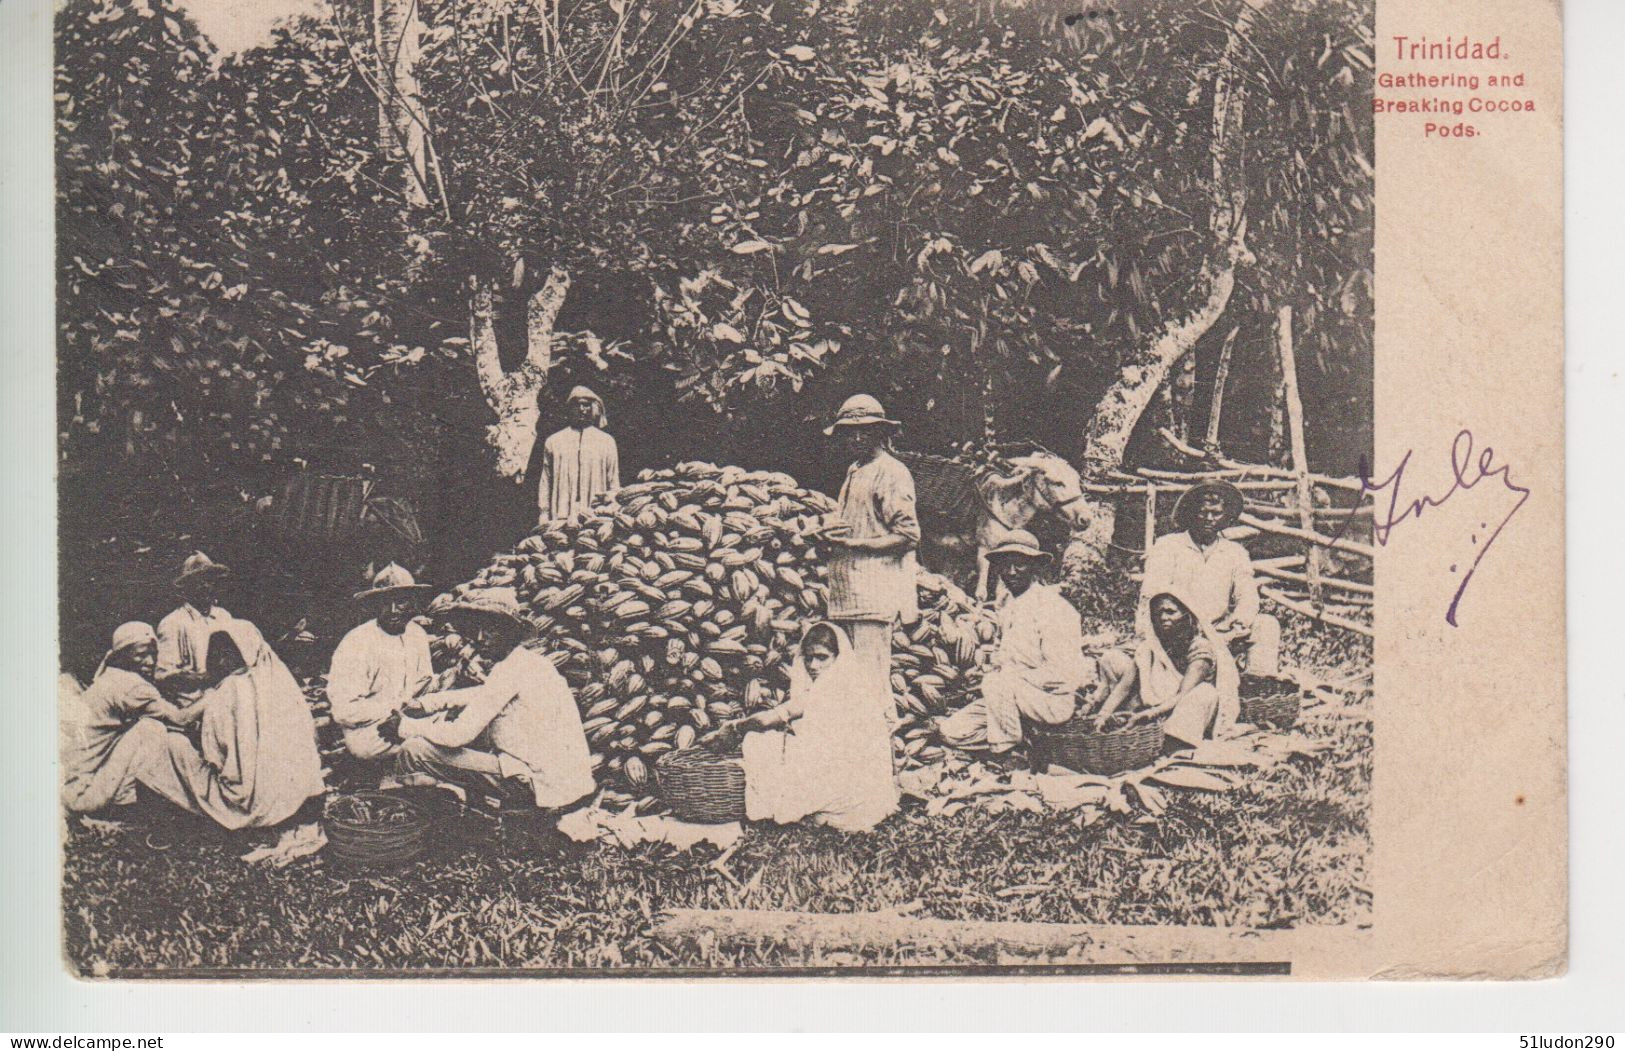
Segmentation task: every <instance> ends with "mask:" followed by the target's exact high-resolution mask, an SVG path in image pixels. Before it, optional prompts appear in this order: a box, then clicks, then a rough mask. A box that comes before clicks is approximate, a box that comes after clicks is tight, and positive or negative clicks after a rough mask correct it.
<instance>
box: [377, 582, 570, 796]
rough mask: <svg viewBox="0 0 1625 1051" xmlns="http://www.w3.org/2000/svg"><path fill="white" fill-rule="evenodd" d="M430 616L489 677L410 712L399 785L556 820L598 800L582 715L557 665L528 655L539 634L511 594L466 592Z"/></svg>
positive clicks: (398, 761) (416, 703)
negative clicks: (465, 644) (481, 797)
mask: <svg viewBox="0 0 1625 1051" xmlns="http://www.w3.org/2000/svg"><path fill="white" fill-rule="evenodd" d="M431 612H438V613H440V614H442V615H443V616H444V617H445V618H446V619H447V620H449V621H450V622H451V623H452V625H453V626H454V627H456V628H457V630H458V631H459V633H461V634H462V635H463V636H464V637H465V638H467V639H468V640H469V641H470V642H472V643H473V645H474V649H475V652H476V654H477V655H478V656H479V657H480V658H482V659H484V660H487V661H490V662H491V670H490V671H489V672H487V673H486V676H485V681H484V682H482V683H480V684H479V685H478V686H470V687H468V688H466V689H459V690H442V691H440V692H438V693H430V694H425V695H424V696H422V697H418V698H416V699H415V700H413V701H411V702H410V703H409V704H407V706H406V708H405V710H404V712H403V713H402V715H403V718H402V719H401V721H400V726H399V728H398V734H399V736H400V737H401V738H402V744H401V749H400V752H399V753H398V754H397V755H396V757H395V775H396V778H397V779H398V780H400V781H401V782H402V783H413V782H415V781H419V780H421V779H423V778H427V779H429V780H433V781H439V782H446V783H450V784H453V785H457V786H458V787H460V788H462V789H463V790H464V791H465V792H466V791H467V790H469V789H473V790H474V791H477V792H483V793H485V794H487V795H490V794H495V795H496V796H497V797H498V798H499V799H502V800H503V801H504V806H505V807H511V806H514V805H518V806H520V807H521V808H524V809H528V808H530V807H533V806H534V807H537V808H541V809H543V810H558V809H561V808H565V807H569V806H572V805H574V804H575V803H577V802H580V801H581V800H582V799H583V798H584V797H586V796H588V795H591V794H592V792H593V790H594V783H593V776H592V753H591V751H590V750H589V749H588V747H587V735H586V732H585V731H584V730H583V729H582V726H581V711H580V709H578V708H577V707H576V702H575V695H574V694H573V693H571V691H570V685H569V683H567V682H565V680H564V676H562V675H560V674H559V672H558V669H557V668H556V667H554V665H553V662H552V661H551V660H549V659H548V658H547V657H545V656H544V655H542V654H541V653H538V652H537V651H536V650H534V649H531V648H530V647H528V646H523V645H521V643H522V642H524V641H525V640H526V639H527V638H529V637H530V636H531V635H532V633H533V631H534V628H533V626H532V624H531V622H530V621H529V620H528V619H527V618H526V617H525V614H524V611H523V609H522V608H521V607H520V605H519V596H518V595H517V594H516V593H515V592H514V589H513V588H502V587H497V588H484V589H479V590H474V591H469V592H467V593H465V594H463V595H461V596H459V597H457V598H455V599H453V600H452V601H450V602H447V603H446V604H445V605H443V606H440V607H438V608H437V609H436V610H432V611H431Z"/></svg>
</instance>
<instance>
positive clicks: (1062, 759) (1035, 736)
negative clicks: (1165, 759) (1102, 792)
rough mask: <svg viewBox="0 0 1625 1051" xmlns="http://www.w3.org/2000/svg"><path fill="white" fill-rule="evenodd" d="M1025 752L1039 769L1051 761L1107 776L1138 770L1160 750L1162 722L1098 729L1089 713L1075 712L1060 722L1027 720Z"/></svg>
mask: <svg viewBox="0 0 1625 1051" xmlns="http://www.w3.org/2000/svg"><path fill="white" fill-rule="evenodd" d="M1026 733H1027V738H1028V756H1029V758H1030V760H1031V764H1032V768H1033V769H1034V770H1035V771H1038V772H1042V771H1043V770H1044V769H1046V768H1047V767H1048V766H1050V765H1051V764H1053V765H1055V766H1064V767H1066V768H1067V769H1068V770H1073V771H1076V772H1077V773H1080V774H1101V775H1104V776H1111V775H1113V774H1120V773H1122V772H1123V771H1125V770H1138V769H1139V768H1140V767H1142V766H1146V765H1147V764H1149V763H1151V762H1152V761H1153V760H1154V759H1156V758H1157V756H1158V755H1159V754H1161V752H1162V723H1161V722H1160V721H1157V722H1142V723H1133V724H1130V725H1128V726H1125V727H1122V728H1120V729H1112V730H1107V731H1105V732H1102V731H1100V729H1099V728H1098V727H1097V726H1096V724H1095V720H1094V719H1093V717H1091V716H1087V715H1084V714H1082V713H1079V714H1077V715H1074V716H1073V717H1072V718H1070V719H1068V720H1067V721H1066V722H1064V723H1058V724H1055V725H1045V724H1043V723H1028V724H1027V725H1026Z"/></svg>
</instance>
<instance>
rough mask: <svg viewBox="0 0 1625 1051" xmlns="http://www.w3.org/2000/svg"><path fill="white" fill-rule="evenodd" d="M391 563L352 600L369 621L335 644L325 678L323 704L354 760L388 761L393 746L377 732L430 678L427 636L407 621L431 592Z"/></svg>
mask: <svg viewBox="0 0 1625 1051" xmlns="http://www.w3.org/2000/svg"><path fill="white" fill-rule="evenodd" d="M432 590H433V589H432V588H430V587H429V586H428V585H427V584H419V583H418V582H417V581H415V580H413V579H412V574H411V573H409V572H407V571H406V570H405V569H403V568H401V567H400V566H397V565H395V564H394V563H393V562H391V563H390V564H389V565H387V566H385V567H384V568H383V569H381V570H379V572H378V574H377V575H376V576H374V577H373V578H372V586H371V587H370V588H367V589H366V590H365V591H359V592H357V593H356V596H355V600H356V603H357V604H358V605H360V606H361V607H362V608H363V610H365V611H366V612H369V613H374V614H375V615H374V616H373V618H372V619H371V620H369V621H367V622H365V623H364V624H361V625H358V626H357V627H355V628H352V629H351V630H350V633H349V634H347V635H345V636H344V638H343V640H342V641H340V642H339V645H338V649H336V650H334V651H333V661H332V664H331V665H330V667H329V668H328V672H327V699H328V701H329V702H331V704H332V706H333V721H334V722H335V723H337V724H338V726H339V729H340V730H342V731H343V733H344V747H345V749H346V750H348V751H349V753H350V754H351V755H353V756H355V757H356V758H357V759H379V758H383V757H385V756H393V755H394V754H395V752H396V751H397V750H398V749H399V748H400V745H399V743H398V742H395V741H386V740H384V738H383V737H382V735H380V734H379V732H378V727H379V726H380V725H381V724H382V723H383V722H384V721H385V720H386V719H388V718H389V717H390V716H392V715H394V714H395V713H397V712H399V711H400V710H401V706H402V705H403V704H405V703H406V702H407V701H409V700H411V699H412V698H414V697H416V696H417V695H418V694H420V693H422V692H423V691H424V689H425V688H426V687H427V686H428V685H429V681H430V680H431V679H432V678H433V677H434V666H433V663H432V661H431V660H430V657H429V635H428V633H427V632H425V631H424V630H423V629H422V628H420V627H419V626H418V625H417V624H415V623H413V621H412V618H413V617H414V616H416V615H417V613H418V611H419V610H421V609H422V608H423V601H424V598H425V596H426V595H427V594H428V593H429V592H430V591H432Z"/></svg>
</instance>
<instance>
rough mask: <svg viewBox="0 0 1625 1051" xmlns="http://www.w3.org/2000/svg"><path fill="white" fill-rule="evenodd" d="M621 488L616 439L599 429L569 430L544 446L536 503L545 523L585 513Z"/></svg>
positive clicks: (560, 432)
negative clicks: (600, 497)
mask: <svg viewBox="0 0 1625 1051" xmlns="http://www.w3.org/2000/svg"><path fill="white" fill-rule="evenodd" d="M620 486H621V460H620V452H619V450H618V449H617V448H616V446H615V439H614V438H612V437H610V435H609V434H608V433H607V432H605V431H602V430H600V429H598V428H597V427H586V428H578V427H566V428H564V429H563V430H561V431H555V432H554V433H553V434H552V435H551V436H549V437H548V439H547V441H546V442H545V443H543V445H542V470H541V478H539V479H538V480H537V483H536V502H537V508H538V510H539V511H540V514H541V518H542V520H543V521H547V520H548V519H551V518H569V517H570V516H571V515H573V514H575V513H576V512H577V511H585V510H587V509H588V508H589V507H590V506H591V505H592V501H593V498H594V497H596V496H598V495H599V494H600V493H608V492H612V491H614V490H616V489H619V488H620Z"/></svg>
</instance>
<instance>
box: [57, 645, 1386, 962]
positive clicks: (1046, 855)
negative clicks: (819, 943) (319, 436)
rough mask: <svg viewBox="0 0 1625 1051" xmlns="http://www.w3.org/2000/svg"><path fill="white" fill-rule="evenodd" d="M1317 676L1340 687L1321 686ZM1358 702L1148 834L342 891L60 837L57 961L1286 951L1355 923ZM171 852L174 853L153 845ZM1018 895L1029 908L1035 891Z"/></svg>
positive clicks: (427, 876)
mask: <svg viewBox="0 0 1625 1051" xmlns="http://www.w3.org/2000/svg"><path fill="white" fill-rule="evenodd" d="M1292 641H1293V645H1294V649H1295V650H1296V652H1298V653H1299V655H1300V661H1301V662H1302V663H1304V664H1305V665H1310V666H1318V667H1319V668H1320V669H1321V670H1322V672H1323V674H1325V675H1326V676H1327V677H1329V678H1336V677H1339V676H1344V675H1348V674H1350V673H1351V672H1352V671H1356V670H1364V669H1368V668H1369V651H1368V650H1365V651H1364V652H1360V651H1359V650H1356V651H1355V652H1349V651H1348V650H1347V649H1346V646H1347V642H1346V641H1345V640H1335V641H1330V642H1329V641H1328V640H1326V639H1324V638H1321V637H1318V636H1317V637H1308V638H1304V637H1296V636H1295V637H1294V638H1293V640H1292ZM1333 666H1335V667H1337V668H1339V669H1340V670H1339V671H1335V672H1334V671H1330V670H1328V669H1330V668H1332V667H1333ZM1369 705H1370V696H1369V692H1368V691H1367V690H1364V689H1360V690H1357V691H1355V692H1353V693H1352V694H1351V695H1350V700H1349V702H1348V703H1346V704H1338V705H1327V706H1323V707H1318V708H1311V709H1308V710H1306V711H1305V713H1304V717H1303V719H1302V721H1301V722H1300V724H1299V728H1300V730H1301V731H1302V732H1304V733H1305V734H1307V735H1309V736H1311V737H1317V738H1321V739H1324V740H1326V741H1328V742H1329V743H1330V747H1328V748H1327V749H1326V750H1324V751H1322V752H1320V753H1318V754H1317V755H1315V756H1314V757H1312V758H1296V759H1293V760H1292V761H1291V762H1290V763H1289V764H1286V765H1283V766H1280V767H1277V768H1276V769H1275V770H1273V771H1271V772H1270V773H1268V774H1255V775H1254V776H1253V777H1251V778H1250V779H1249V780H1248V781H1247V783H1246V784H1245V785H1244V786H1243V787H1242V788H1240V789H1238V790H1236V791H1233V792H1230V793H1226V794H1221V795H1212V794H1208V793H1202V792H1190V791H1184V792H1177V793H1170V798H1171V800H1172V804H1171V805H1170V807H1169V809H1168V811H1167V812H1166V813H1165V814H1164V815H1163V816H1162V817H1161V818H1159V819H1158V820H1157V821H1155V822H1154V823H1150V824H1128V823H1122V822H1119V821H1116V820H1103V821H1100V822H1098V823H1096V824H1093V825H1091V826H1089V827H1087V828H1079V827H1078V826H1077V824H1076V823H1075V822H1074V821H1072V820H1070V819H1068V818H1066V817H1063V816H1057V815H1053V814H1031V813H1022V812H1007V813H999V814H992V813H988V812H985V811H980V810H968V811H965V812H962V813H960V814H957V815H955V816H953V817H933V818H928V817H927V816H926V815H925V814H924V812H923V808H921V807H920V806H919V805H918V803H911V804H909V805H906V806H905V808H904V810H903V811H902V812H901V813H899V814H897V815H895V816H893V817H892V818H891V819H889V820H888V821H886V822H885V823H884V824H882V825H881V826H880V827H879V828H878V829H877V830H876V831H874V832H873V833H869V834H865V835H850V834H843V833H837V832H833V831H830V830H827V829H820V828H813V827H800V826H795V827H789V828H777V827H765V828H757V827H752V828H751V829H750V830H749V832H748V833H747V836H746V838H745V840H744V841H743V842H742V844H741V845H740V847H739V848H738V850H737V851H736V852H735V853H734V855H733V856H732V858H731V860H730V861H729V862H728V864H727V866H726V873H724V872H719V871H718V870H717V869H715V868H713V867H711V865H710V862H712V861H713V860H714V859H715V858H716V854H717V852H716V851H715V849H713V848H710V847H708V846H705V845H701V846H699V847H697V848H695V849H694V850H693V851H692V852H690V853H688V854H677V853H674V852H673V851H672V850H671V849H670V848H669V847H664V846H662V847H652V846H644V847H640V848H637V849H634V850H625V849H621V848H619V847H615V846H609V845H601V844H595V845H592V846H588V847H576V846H573V845H571V846H548V847H530V848H528V849H519V848H516V847H511V846H507V845H504V844H503V843H500V842H498V841H496V840H495V839H493V838H489V837H481V836H478V835H475V836H469V837H465V838H463V839H462V840H457V841H453V840H451V839H448V838H444V837H442V838H440V839H438V841H437V842H436V843H435V845H434V847H433V848H432V849H431V851H430V852H429V853H428V854H427V855H426V856H424V857H423V858H420V859H419V860H417V861H415V862H414V863H412V864H411V865H410V866H409V867H407V868H405V869H403V870H401V871H398V872H394V873H387V874H380V873H373V872H358V871H354V870H348V869H346V868H345V867H344V866H343V864H342V863H340V862H337V861H335V860H333V859H331V858H329V857H328V856H326V853H325V852H324V853H323V854H318V855H316V856H315V857H312V858H306V859H303V860H300V861H297V862H295V863H294V864H293V865H291V866H289V867H288V868H286V869H280V870H278V869H267V868H262V867H257V866H249V865H245V864H243V863H242V862H241V861H239V860H238V854H240V853H242V852H243V850H244V849H246V848H245V847H244V846H243V845H242V844H240V843H236V842H233V841H230V840H227V839H224V838H222V837H220V836H219V835H217V834H213V833H210V832H207V831H205V830H201V829H199V830H198V831H197V832H195V833H193V834H187V835H182V836H181V837H180V838H179V840H178V841H176V842H174V843H173V844H172V845H171V846H169V849H167V850H153V849H150V848H149V847H148V845H147V843H146V837H145V833H144V832H143V831H142V830H141V829H139V828H136V829H134V830H124V831H113V832H97V831H94V830H90V829H86V828H82V827H79V826H78V825H77V823H75V824H74V825H73V826H72V827H71V828H70V832H69V836H68V840H67V843H66V846H65V861H64V870H63V872H64V875H63V908H64V923H65V948H66V952H67V956H68V959H69V961H70V962H71V963H72V965H73V966H74V967H75V968H76V969H78V970H79V971H80V972H81V973H84V974H87V975H103V974H119V973H129V972H132V971H133V972H140V973H146V972H149V971H155V970H167V969H174V970H187V969H196V968H227V969H233V970H243V971H250V972H252V971H281V970H285V969H290V968H291V969H298V970H318V971H344V970H360V971H367V970H374V969H378V968H389V969H392V970H398V969H404V970H409V971H410V970H418V969H437V968H460V967H505V968H508V967H528V968H561V967H570V968H574V967H581V968H605V967H638V968H662V967H704V968H718V967H746V968H749V967H785V966H801V965H808V966H829V965H832V964H833V965H845V964H916V963H933V964H935V963H949V964H983V963H995V962H1001V961H997V960H993V959H989V958H982V957H978V956H976V955H974V954H969V953H967V952H964V951H958V950H955V951H951V952H949V951H943V950H933V949H920V948H912V947H910V948H901V949H895V950H889V951H884V952H869V953H865V954H863V955H861V956H860V955H857V954H836V955H832V954H829V953H825V952H822V951H820V950H816V949H811V950H809V949H806V948H803V947H799V946H794V945H784V944H773V943H766V944H755V945H746V946H739V945H718V944H710V943H706V944H683V945H668V944H665V943H663V942H660V941H656V940H655V939H654V938H653V937H652V936H651V933H650V928H651V925H652V921H653V918H654V917H655V915H657V914H658V913H659V912H660V911H661V910H662V909H665V908H674V907H691V908H760V909H796V910H806V911H813V912H853V911H866V910H874V909H885V908H898V907H909V908H913V909H915V910H916V914H917V915H920V916H931V917H937V918H942V919H967V920H993V919H998V920H1024V921H1049V922H1079V923H1112V924H1179V925H1204V926H1207V925H1212V926H1242V927H1255V928H1256V927H1268V928H1290V927H1297V926H1304V925H1325V924H1364V923H1368V922H1369V920H1370V915H1371V895H1370V891H1369V889H1368V886H1369V879H1368V866H1369V859H1370V832H1369V828H1370V821H1369V793H1370V784H1371V723H1370V709H1369ZM171 838H174V837H171ZM1035 888H1036V889H1035Z"/></svg>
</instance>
